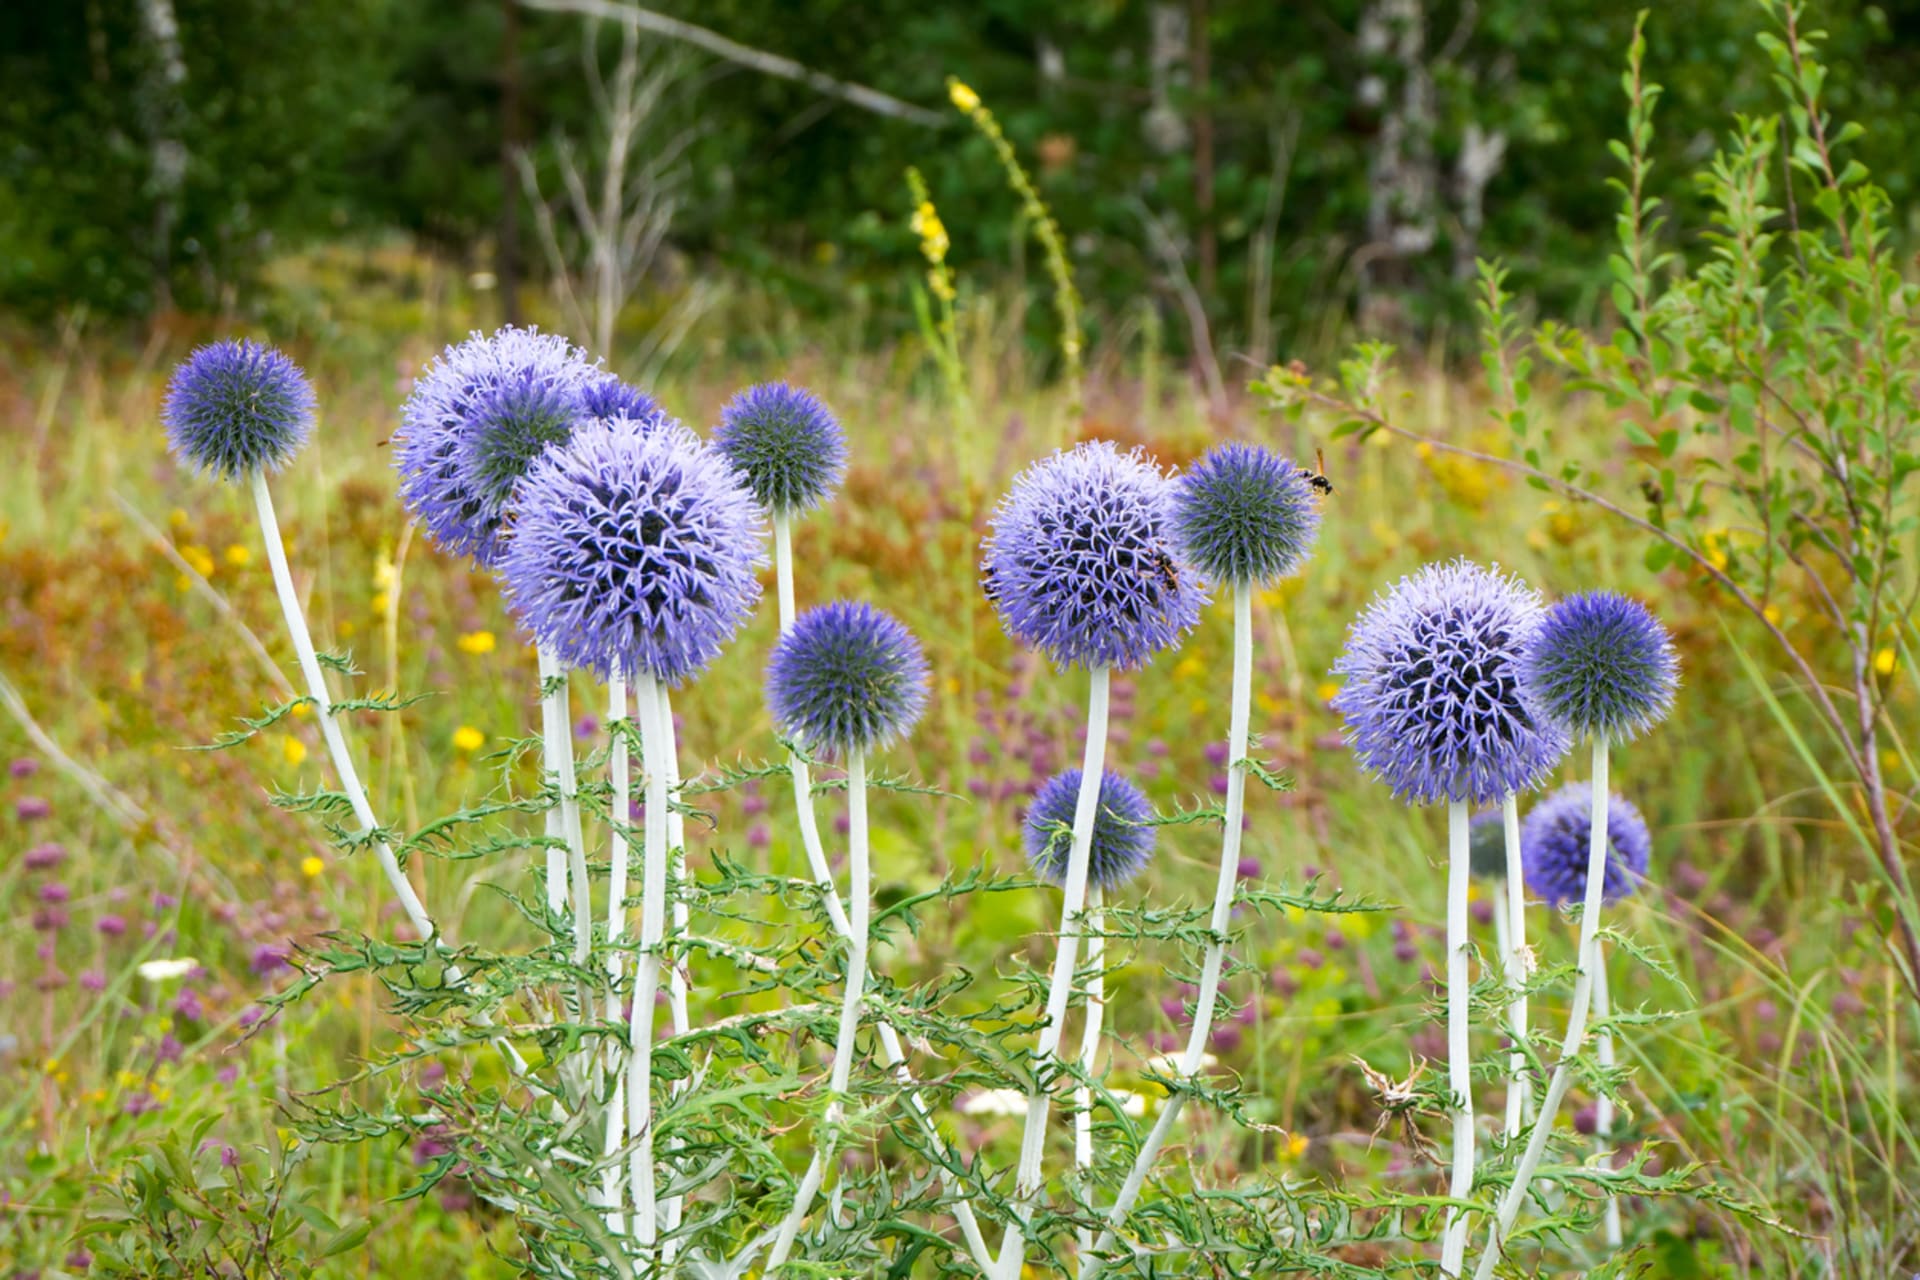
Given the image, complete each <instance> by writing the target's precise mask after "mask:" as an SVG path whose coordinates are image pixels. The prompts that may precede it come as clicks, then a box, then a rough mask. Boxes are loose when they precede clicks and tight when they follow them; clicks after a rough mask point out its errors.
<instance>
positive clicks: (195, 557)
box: [179, 543, 213, 578]
mask: <svg viewBox="0 0 1920 1280" xmlns="http://www.w3.org/2000/svg"><path fill="white" fill-rule="evenodd" d="M179 550H180V558H181V559H182V560H185V561H186V562H187V567H188V568H190V569H192V570H193V571H194V572H195V573H197V574H199V575H200V576H201V577H203V578H209V577H212V576H213V557H212V556H211V555H209V554H208V553H207V549H206V548H205V547H196V546H194V545H193V544H192V543H188V544H187V545H186V546H184V547H181V548H180V549H179Z"/></svg>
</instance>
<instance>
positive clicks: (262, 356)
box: [160, 338, 315, 480]
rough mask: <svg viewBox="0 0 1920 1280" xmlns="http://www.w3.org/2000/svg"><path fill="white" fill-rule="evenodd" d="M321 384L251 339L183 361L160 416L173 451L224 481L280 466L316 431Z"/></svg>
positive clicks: (223, 344) (227, 343)
mask: <svg viewBox="0 0 1920 1280" xmlns="http://www.w3.org/2000/svg"><path fill="white" fill-rule="evenodd" d="M314 404H315V401H314V395H313V384H311V383H310V382H308V381H307V375H306V374H304V373H302V372H301V371H300V366H299V365H297V364H295V363H294V362H293V361H291V360H289V359H288V358H287V357H286V356H284V355H282V354H281V353H280V352H279V351H276V350H275V349H274V348H272V347H269V346H263V345H262V344H260V343H258V342H253V341H250V340H248V339H246V338H241V339H238V340H228V341H224V342H215V343H211V344H209V345H207V346H204V347H201V348H199V349H198V350H197V351H195V352H194V353H193V354H192V355H190V356H188V357H187V358H186V359H185V360H183V361H181V362H180V367H179V368H178V369H175V370H174V373H173V380H172V381H171V382H169V383H168V384H167V396H166V400H165V401H164V402H163V403H162V404H161V407H160V420H161V422H162V423H163V424H164V425H165V426H166V429H167V443H168V444H169V446H171V448H172V449H173V452H174V453H175V454H176V455H177V456H178V457H180V458H181V459H183V460H184V461H186V462H188V463H189V464H191V465H192V466H193V467H194V469H195V470H198V471H201V472H205V473H206V474H208V475H212V476H215V477H217V478H219V479H221V480H241V479H245V478H246V477H247V476H250V475H252V474H253V473H254V472H256V471H278V470H279V469H280V468H281V467H284V466H285V465H286V464H287V463H288V462H289V461H291V460H292V458H293V455H294V454H296V453H298V452H299V451H300V448H301V446H302V445H304V444H306V442H307V437H308V436H309V435H311V434H312V433H313V410H314Z"/></svg>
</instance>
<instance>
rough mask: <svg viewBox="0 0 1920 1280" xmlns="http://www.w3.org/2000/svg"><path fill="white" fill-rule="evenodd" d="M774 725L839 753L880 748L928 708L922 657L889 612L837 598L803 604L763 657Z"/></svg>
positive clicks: (917, 646) (916, 641)
mask: <svg viewBox="0 0 1920 1280" xmlns="http://www.w3.org/2000/svg"><path fill="white" fill-rule="evenodd" d="M767 706H768V708H769V709H770V710H771V711H772V712H773V719H774V723H775V724H777V725H779V726H780V730H781V732H783V733H786V734H788V735H790V736H793V737H797V738H799V739H801V740H802V741H804V742H806V743H807V744H808V745H809V746H812V747H817V748H820V749H822V750H825V751H827V752H830V753H832V754H834V755H838V756H842V757H844V756H847V755H850V754H851V753H853V752H855V751H868V750H871V749H873V748H875V747H879V746H884V745H885V744H886V743H888V742H890V741H891V740H892V739H894V738H896V737H899V736H900V735H902V734H904V733H906V732H907V731H908V730H910V729H912V728H913V726H914V724H915V723H916V722H918V721H919V719H920V715H921V713H922V712H923V711H925V710H926V708H927V659H926V655H925V654H923V653H922V652H921V651H920V642H919V641H918V640H915V639H914V638H913V633H912V632H911V631H908V630H907V629H906V627H904V626H902V625H901V624H900V622H899V621H897V620H896V619H895V618H894V617H893V616H892V615H891V614H888V613H884V612H882V611H881V610H879V609H876V608H874V607H873V606H872V605H869V604H859V603H854V602H850V601H845V600H838V601H835V602H833V603H832V604H825V605H821V606H820V607H818V608H815V609H809V610H807V611H806V612H805V613H803V614H801V615H800V616H799V617H798V618H796V619H795V620H794V623H793V629H792V630H791V631H789V632H787V634H786V635H784V636H782V637H781V638H780V643H779V644H778V645H776V646H775V647H774V650H773V657H772V659H771V660H769V661H768V663H767Z"/></svg>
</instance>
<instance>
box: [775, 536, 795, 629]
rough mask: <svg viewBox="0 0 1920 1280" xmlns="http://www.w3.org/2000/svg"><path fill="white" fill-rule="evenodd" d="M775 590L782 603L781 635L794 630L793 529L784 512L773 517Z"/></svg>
mask: <svg viewBox="0 0 1920 1280" xmlns="http://www.w3.org/2000/svg"><path fill="white" fill-rule="evenodd" d="M773 590H774V594H775V596H776V597H778V599H779V601H780V634H781V635H785V634H787V632H789V631H791V630H793V618H794V610H793V529H792V522H791V519H790V517H789V516H788V515H787V513H786V512H784V511H776V512H775V513H774V516H773Z"/></svg>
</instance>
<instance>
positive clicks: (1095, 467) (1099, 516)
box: [981, 441, 1205, 1274]
mask: <svg viewBox="0 0 1920 1280" xmlns="http://www.w3.org/2000/svg"><path fill="white" fill-rule="evenodd" d="M1173 519H1174V513H1173V494H1172V488H1171V485H1170V484H1169V483H1168V481H1167V479H1166V477H1165V475H1164V474H1163V473H1162V472H1161V471H1160V469H1159V468H1158V467H1157V466H1155V465H1154V464H1153V463H1151V462H1150V461H1148V460H1147V459H1146V458H1145V457H1144V456H1143V455H1142V454H1141V453H1140V452H1139V451H1137V450H1136V451H1134V452H1131V453H1122V452H1121V451H1120V450H1119V449H1117V448H1115V447H1114V446H1113V445H1112V444H1111V443H1109V442H1106V441H1092V442H1089V443H1086V444H1082V445H1079V446H1077V447H1076V448H1074V449H1072V450H1070V451H1066V452H1058V453H1055V454H1053V455H1052V456H1050V457H1048V458H1046V459H1044V460H1042V461H1040V462H1037V463H1035V464H1033V465H1032V466H1030V467H1028V468H1027V469H1026V470H1025V471H1023V472H1021V473H1020V474H1019V475H1018V476H1016V477H1015V478H1014V482H1013V487H1012V488H1011V489H1010V490H1009V491H1008V493H1007V494H1006V496H1005V497H1004V498H1002V499H1001V502H1000V505H999V507H998V508H996V510H995V511H994V514H993V520H992V525H991V527H990V529H989V532H988V535H987V540H986V544H985V547H984V554H983V556H982V560H981V585H982V589H983V591H984V592H985V593H986V596H987V598H988V600H990V601H991V602H992V604H993V606H994V609H995V610H996V611H997V612H998V613H999V615H1000V621H1001V624H1002V626H1004V627H1005V628H1006V630H1007V633H1008V634H1009V635H1011V636H1012V637H1013V638H1014V639H1016V640H1019V641H1021V642H1022V643H1024V644H1028V645H1031V646H1033V647H1034V648H1036V649H1039V650H1040V651H1041V652H1043V653H1045V654H1046V655H1047V656H1048V657H1049V658H1050V659H1052V660H1053V662H1054V663H1055V665H1057V666H1060V667H1066V668H1074V667H1085V668H1087V671H1088V686H1089V688H1088V696H1087V740H1086V749H1085V754H1084V757H1083V759H1082V761H1081V766H1080V791H1079V795H1078V796H1077V797H1076V799H1075V804H1074V816H1073V842H1072V845H1071V846H1070V848H1069V851H1068V856H1067V867H1066V874H1065V876H1064V878H1063V881H1062V885H1061V897H1062V904H1061V912H1060V935H1059V942H1058V945H1057V947H1056V949H1055V954H1054V964H1053V975H1052V978H1051V980H1050V982H1049V985H1048V992H1047V1003H1046V1012H1045V1017H1044V1021H1043V1022H1042V1024H1041V1030H1040V1035H1039V1040H1038V1043H1037V1044H1036V1045H1035V1047H1034V1051H1033V1077H1032V1082H1031V1084H1030V1086H1029V1091H1028V1096H1027V1115H1026V1126H1025V1131H1024V1132H1023V1134H1022V1137H1021V1144H1020V1163H1019V1167H1018V1170H1017V1172H1016V1174H1015V1182H1014V1189H1015V1207H1016V1217H1017V1220H1016V1221H1013V1222H1009V1223H1008V1224H1007V1228H1006V1234H1005V1236H1004V1238H1003V1240H1002V1242H1001V1246H1000V1253H999V1257H998V1259H997V1263H998V1270H999V1273H1000V1274H1017V1273H1018V1272H1019V1270H1020V1266H1021V1263H1022V1260H1023V1258H1024V1254H1025V1249H1026V1245H1025V1240H1026V1235H1025V1232H1026V1228H1027V1226H1028V1224H1029V1223H1030V1221H1031V1218H1032V1212H1033V1207H1034V1203H1035V1201H1036V1200H1037V1198H1038V1196H1039V1193H1040V1188H1041V1184H1042V1169H1043V1165H1044V1158H1045V1151H1046V1130H1047V1116H1048V1111H1049V1108H1050V1105H1051V1101H1052V1090H1053V1088H1054V1085H1055V1081H1056V1078H1057V1076H1058V1072H1059V1050H1060V1041H1061V1038H1062V1036H1063V1034H1064V1032H1065V1029H1066V1017H1067V1006H1068V1003H1069V1001H1070V1000H1071V998H1072V993H1073V985H1074V969H1075V965H1076V963H1077V962H1078V959H1079V949H1080V937H1081V934H1082V932H1083V929H1084V927H1085V920H1084V913H1085V911H1086V904H1087V885H1088V880H1089V875H1090V871H1091V855H1092V847H1093V833H1094V824H1095V819H1096V816H1097V813H1098V802H1099V792H1100V780H1101V778H1103V777H1104V776H1105V766H1106V747H1107V717H1108V694H1109V689H1110V683H1111V682H1110V676H1111V672H1112V671H1113V669H1114V668H1116V667H1118V668H1120V669H1122V670H1126V669H1131V668H1134V667H1138V666H1141V665H1143V664H1144V663H1145V662H1146V661H1147V660H1148V659H1150V658H1151V657H1152V656H1153V655H1154V654H1155V653H1157V652H1159V651H1160V650H1162V649H1165V648H1168V647H1170V646H1172V645H1173V644H1175V643H1177V642H1178V641H1179V639H1180V638H1181V637H1182V636H1183V635H1184V634H1185V633H1186V632H1187V631H1188V630H1190V629H1191V628H1192V627H1193V625H1194V624H1195V623H1196V622H1197V621H1198V619H1199V613H1200V605H1201V603H1202V601H1203V600H1204V598H1205V597H1204V593H1203V591H1202V589H1201V585H1200V584H1199V582H1197V581H1196V578H1195V575H1194V574H1193V573H1191V572H1187V571H1183V570H1182V569H1181V568H1180V567H1179V566H1178V565H1177V564H1176V562H1175V560H1174V556H1175V554H1176V551H1175V547H1174V544H1173Z"/></svg>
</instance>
